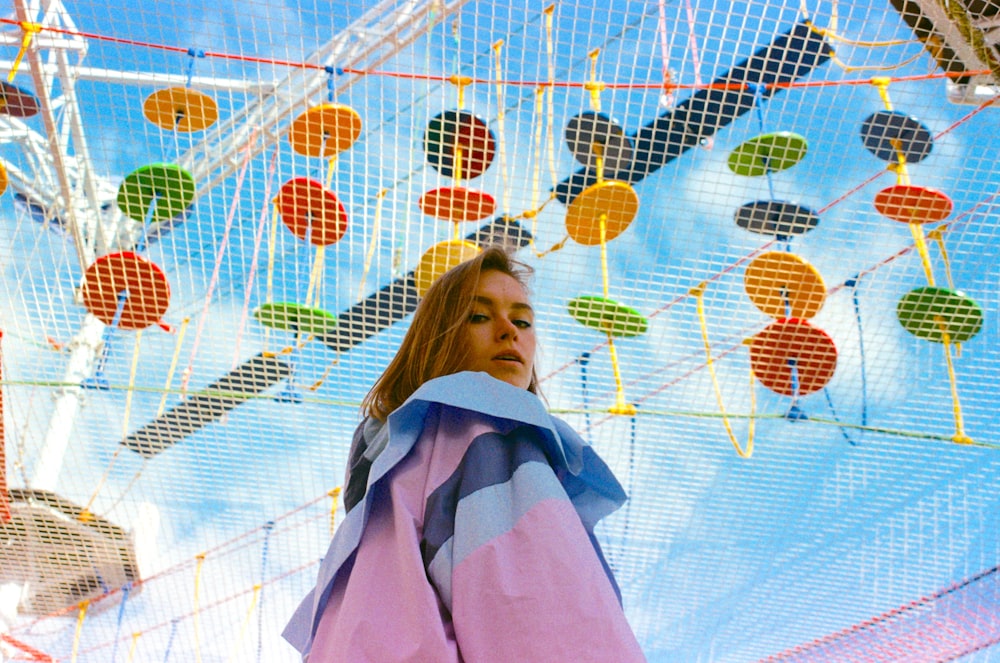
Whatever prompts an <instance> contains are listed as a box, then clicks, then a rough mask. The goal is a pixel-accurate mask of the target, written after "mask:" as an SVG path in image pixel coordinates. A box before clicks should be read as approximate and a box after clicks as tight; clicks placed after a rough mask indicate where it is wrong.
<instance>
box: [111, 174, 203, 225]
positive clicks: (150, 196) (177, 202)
mask: <svg viewBox="0 0 1000 663" xmlns="http://www.w3.org/2000/svg"><path fill="white" fill-rule="evenodd" d="M192 200H194V178H192V177H191V174H190V173H188V172H187V171H186V170H184V169H183V168H181V167H180V166H175V165H173V164H167V163H154V164H151V165H149V166H143V167H142V168H139V169H138V170H134V171H132V172H131V173H130V174H129V175H128V176H126V177H125V179H124V180H123V181H122V183H121V186H119V187H118V207H119V209H121V211H122V213H123V214H124V215H125V216H127V217H129V218H130V219H134V220H135V221H138V222H139V223H144V222H145V221H146V219H147V218H148V217H149V213H150V206H152V205H155V208H154V209H152V213H153V214H152V218H151V219H150V220H151V222H153V223H157V222H160V221H167V220H169V219H172V218H174V217H176V216H179V215H181V214H183V213H184V212H185V211H186V210H187V208H188V206H189V205H190V204H191V201H192Z"/></svg>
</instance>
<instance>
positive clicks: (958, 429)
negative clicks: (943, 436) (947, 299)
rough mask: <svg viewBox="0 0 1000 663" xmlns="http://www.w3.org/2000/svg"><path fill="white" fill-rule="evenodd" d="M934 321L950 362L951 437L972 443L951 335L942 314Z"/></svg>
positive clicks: (959, 441)
mask: <svg viewBox="0 0 1000 663" xmlns="http://www.w3.org/2000/svg"><path fill="white" fill-rule="evenodd" d="M934 321H935V322H936V323H937V325H938V327H940V329H941V342H942V343H943V344H944V356H945V360H946V362H947V364H948V383H949V385H950V387H951V409H952V413H953V414H954V416H955V435H954V436H953V437H952V438H951V439H952V441H953V442H955V443H956V444H972V443H973V440H972V438H971V437H969V436H968V435H966V434H965V425H964V423H963V422H962V403H961V401H959V399H958V379H957V378H956V377H955V364H954V362H953V361H952V358H951V335H950V334H948V328H947V326H946V325H945V323H944V320H943V319H942V318H941V316H939V315H936V316H934Z"/></svg>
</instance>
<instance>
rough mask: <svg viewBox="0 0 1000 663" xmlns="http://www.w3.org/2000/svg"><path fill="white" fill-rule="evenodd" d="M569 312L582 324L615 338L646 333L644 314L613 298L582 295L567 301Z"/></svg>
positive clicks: (646, 325) (647, 324) (646, 324)
mask: <svg viewBox="0 0 1000 663" xmlns="http://www.w3.org/2000/svg"><path fill="white" fill-rule="evenodd" d="M568 308H569V314H570V315H571V316H573V318H574V319H575V320H576V321H577V322H579V323H580V324H582V325H586V326H587V327H593V328H594V329H599V330H600V331H602V332H604V333H605V334H610V335H611V336H613V337H615V338H632V337H634V336H639V335H641V334H645V333H646V329H647V327H648V326H649V323H648V322H647V320H646V318H645V316H643V315H642V314H641V313H639V312H638V311H636V310H635V309H634V308H631V307H629V306H625V305H624V304H619V303H618V302H616V301H614V300H613V299H607V298H605V297H598V296H596V295H583V296H582V297H577V298H576V299H571V300H570V302H569V307H568Z"/></svg>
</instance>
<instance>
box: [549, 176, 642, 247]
mask: <svg viewBox="0 0 1000 663" xmlns="http://www.w3.org/2000/svg"><path fill="white" fill-rule="evenodd" d="M638 211H639V196H637V195H636V193H635V189H633V188H632V187H631V185H629V184H626V183H625V182H617V181H614V180H605V181H603V182H598V183H597V184H591V185H590V186H588V187H587V188H586V189H584V190H583V191H581V192H580V195H578V196H577V197H576V198H574V199H573V202H571V203H570V204H569V208H568V209H567V210H566V232H567V233H569V236H570V237H572V238H573V239H574V240H576V241H577V242H579V243H580V244H583V245H585V246H594V245H597V244H600V243H601V217H602V216H603V217H604V223H605V232H604V239H605V241H606V242H610V241H611V240H613V239H614V238H615V237H618V235H620V234H622V233H623V232H625V230H626V229H627V228H628V227H629V225H631V223H632V220H633V219H635V215H636V212H638Z"/></svg>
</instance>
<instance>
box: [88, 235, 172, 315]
mask: <svg viewBox="0 0 1000 663" xmlns="http://www.w3.org/2000/svg"><path fill="white" fill-rule="evenodd" d="M81 295H82V296H83V305H84V306H86V307H87V310H88V311H90V312H91V313H92V314H94V316H95V317H97V318H98V319H99V320H100V321H101V322H103V323H104V324H106V325H110V324H112V323H113V322H114V320H115V314H116V313H117V312H118V306H119V296H122V297H124V302H123V303H122V307H121V314H120V316H119V318H118V327H119V328H121V329H145V328H146V327H149V326H150V325H153V324H156V323H157V322H159V321H160V319H161V318H162V317H163V314H164V313H165V312H166V310H167V306H168V305H169V304H170V284H169V283H167V277H166V276H164V274H163V271H161V270H160V268H159V267H157V266H156V265H154V264H153V263H152V262H150V261H149V260H146V259H145V258H143V257H142V256H139V255H136V254H135V253H132V252H131V251H123V252H121V253H110V254H108V255H106V256H102V257H100V258H98V259H97V260H95V261H94V263H93V264H92V265H90V267H88V268H87V271H86V272H85V273H84V275H83V287H82V288H81Z"/></svg>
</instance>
